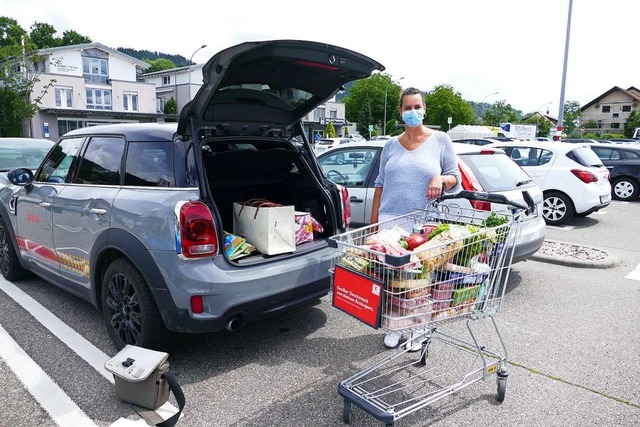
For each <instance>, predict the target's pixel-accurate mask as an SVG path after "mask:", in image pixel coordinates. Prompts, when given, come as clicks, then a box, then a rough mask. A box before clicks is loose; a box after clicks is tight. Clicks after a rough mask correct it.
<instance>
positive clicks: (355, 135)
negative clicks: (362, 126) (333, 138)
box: [344, 132, 366, 141]
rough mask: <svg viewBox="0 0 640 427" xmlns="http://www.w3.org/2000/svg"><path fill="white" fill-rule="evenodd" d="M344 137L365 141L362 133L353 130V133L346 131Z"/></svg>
mask: <svg viewBox="0 0 640 427" xmlns="http://www.w3.org/2000/svg"><path fill="white" fill-rule="evenodd" d="M344 137H345V138H348V139H355V140H357V141H366V140H365V139H364V137H363V136H362V135H360V134H359V133H355V132H354V133H348V134H346V135H345V136H344Z"/></svg>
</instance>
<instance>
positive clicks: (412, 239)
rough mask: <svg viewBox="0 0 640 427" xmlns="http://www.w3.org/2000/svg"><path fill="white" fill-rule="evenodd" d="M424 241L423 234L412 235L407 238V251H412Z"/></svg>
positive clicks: (425, 239)
mask: <svg viewBox="0 0 640 427" xmlns="http://www.w3.org/2000/svg"><path fill="white" fill-rule="evenodd" d="M426 241H427V238H426V237H425V236H424V234H412V235H410V236H409V237H407V249H409V250H410V251H412V250H414V249H415V248H417V247H418V246H420V245H421V244H423V243H425V242H426Z"/></svg>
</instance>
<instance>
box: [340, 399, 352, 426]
mask: <svg viewBox="0 0 640 427" xmlns="http://www.w3.org/2000/svg"><path fill="white" fill-rule="evenodd" d="M342 421H344V423H345V424H350V423H351V403H349V402H347V399H344V408H343V409H342Z"/></svg>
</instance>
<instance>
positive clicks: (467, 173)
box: [458, 153, 491, 211]
mask: <svg viewBox="0 0 640 427" xmlns="http://www.w3.org/2000/svg"><path fill="white" fill-rule="evenodd" d="M487 154H489V153H487ZM458 169H460V175H461V177H462V182H461V183H460V185H461V186H462V189H463V190H468V191H484V187H482V184H480V181H478V178H476V176H475V175H474V174H473V172H472V171H471V169H470V168H469V166H467V165H466V163H465V162H463V161H462V160H460V159H458ZM469 203H471V206H472V207H473V208H474V209H476V210H481V211H490V210H491V203H489V202H481V201H478V200H470V201H469Z"/></svg>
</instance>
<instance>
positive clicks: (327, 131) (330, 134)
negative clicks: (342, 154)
mask: <svg viewBox="0 0 640 427" xmlns="http://www.w3.org/2000/svg"><path fill="white" fill-rule="evenodd" d="M336 136H337V135H336V128H335V127H334V126H333V122H329V123H327V124H326V126H325V127H324V137H325V138H335V137H336Z"/></svg>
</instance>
